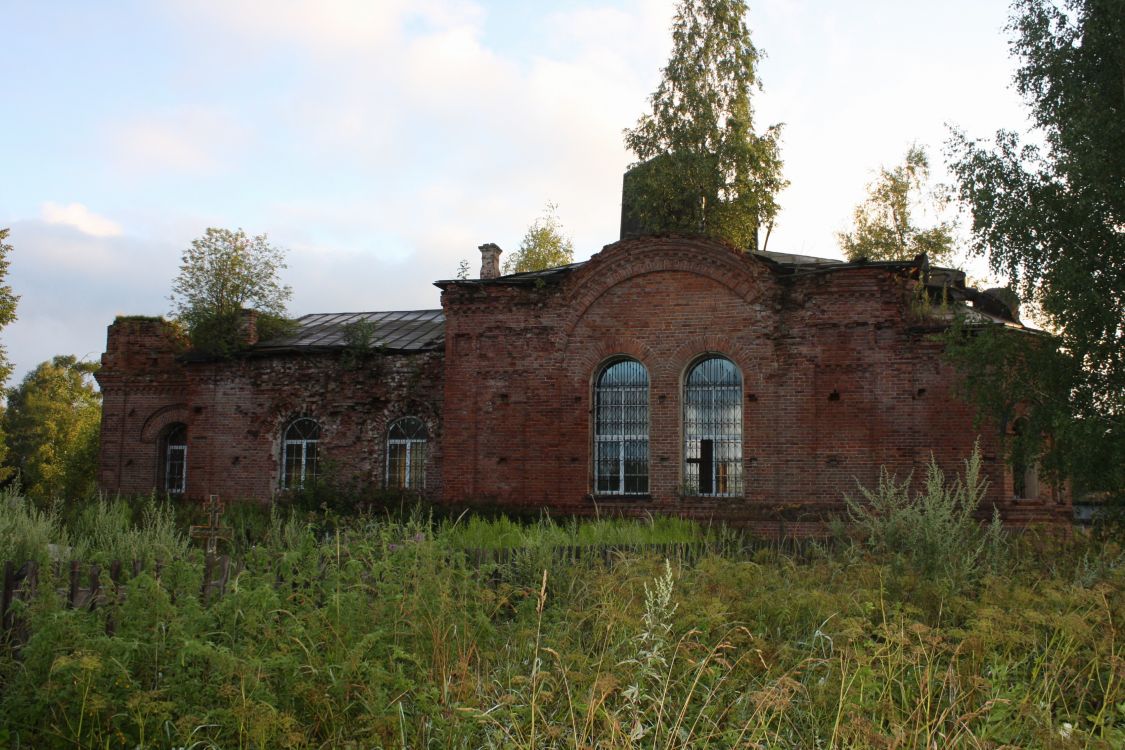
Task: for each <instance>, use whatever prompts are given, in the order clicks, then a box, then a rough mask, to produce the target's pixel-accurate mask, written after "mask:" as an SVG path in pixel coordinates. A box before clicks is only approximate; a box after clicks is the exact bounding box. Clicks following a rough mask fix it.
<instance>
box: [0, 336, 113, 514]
mask: <svg viewBox="0 0 1125 750" xmlns="http://www.w3.org/2000/svg"><path fill="white" fill-rule="evenodd" d="M97 369H98V365H97V364H96V363H94V362H80V361H79V360H78V359H77V358H76V357H73V356H57V357H55V358H54V359H52V360H51V361H50V362H43V363H42V364H40V365H39V366H38V367H36V368H35V369H34V370H32V371H31V372H29V373H28V374H27V376H25V377H24V379H23V381H22V382H21V383H20V384H19V385H18V386H17V387H15V388H12V389H11V390H10V391H9V392H8V409H7V411H6V412H5V414H4V419H3V424H4V431H5V432H6V433H7V438H8V447H9V450H10V451H11V456H10V461H11V464H12V466H13V467H14V468H15V469H16V470H17V471H18V472H19V475H20V482H21V484H22V486H23V488H24V490H25V491H26V492H27V494H28V496H29V497H32V498H34V499H36V500H37V501H39V502H41V503H49V502H50V501H52V500H54V499H56V498H70V499H81V498H85V497H89V496H90V495H91V494H92V493H93V492H94V490H95V488H96V482H95V471H96V468H97V455H98V441H99V439H100V429H101V414H102V412H101V393H100V392H98V390H97V389H96V388H95V387H94V383H93V377H92V376H93V373H94V372H95V371H97Z"/></svg>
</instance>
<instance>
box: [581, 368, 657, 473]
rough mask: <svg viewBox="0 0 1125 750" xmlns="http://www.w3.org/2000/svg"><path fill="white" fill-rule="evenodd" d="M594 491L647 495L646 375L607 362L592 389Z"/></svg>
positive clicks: (640, 371) (642, 370)
mask: <svg viewBox="0 0 1125 750" xmlns="http://www.w3.org/2000/svg"><path fill="white" fill-rule="evenodd" d="M594 456H595V459H594V491H595V493H597V494H599V495H645V494H648V371H647V370H645V367H644V365H642V364H641V363H640V362H637V361H636V360H633V359H622V360H618V361H616V362H612V363H610V364H609V365H606V367H605V368H604V369H603V370H602V371H601V373H600V374H599V375H598V379H597V381H596V382H595V384H594Z"/></svg>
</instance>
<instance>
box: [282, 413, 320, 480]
mask: <svg viewBox="0 0 1125 750" xmlns="http://www.w3.org/2000/svg"><path fill="white" fill-rule="evenodd" d="M319 444H320V425H319V424H317V423H316V421H315V420H312V419H309V418H308V417H301V418H299V419H295V420H293V421H292V422H290V423H289V426H288V427H286V428H285V437H284V439H283V457H282V463H283V467H282V473H281V486H282V488H283V489H292V488H296V487H300V486H302V485H303V484H304V483H305V482H306V481H313V480H315V479H316V470H317V462H318V458H319Z"/></svg>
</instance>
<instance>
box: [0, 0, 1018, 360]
mask: <svg viewBox="0 0 1125 750" xmlns="http://www.w3.org/2000/svg"><path fill="white" fill-rule="evenodd" d="M673 7H674V3H673V2H672V0H612V1H611V0H604V1H599V0H586V1H581V2H580V1H577V0H575V1H569V0H564V1H561V2H553V3H547V2H543V3H529V2H516V1H514V0H504V1H502V2H485V1H484V0H480V1H473V0H413V1H411V0H348V1H345V0H338V1H332V0H244V1H239V0H228V1H227V2H219V1H215V2H209V1H205V0H198V1H197V0H148V1H147V2H123V1H122V2H112V1H107V2H98V3H95V2H64V1H63V0H58V1H55V2H47V1H46V0H45V1H44V2H35V3H28V2H22V0H0V11H2V16H0V17H3V18H4V20H5V23H4V26H5V33H4V43H3V45H0V71H2V72H3V80H4V82H5V85H4V86H3V88H2V89H0V95H2V97H3V99H2V101H3V111H2V113H0V164H3V166H4V172H3V174H4V179H2V180H0V227H3V226H8V227H11V230H12V232H11V236H10V239H9V241H10V243H11V244H12V245H13V246H14V248H15V249H14V252H13V253H12V256H11V263H12V265H11V269H10V273H9V282H10V283H11V285H12V286H13V287H14V289H15V291H16V293H17V294H20V295H21V296H22V299H21V301H20V306H19V311H18V314H19V320H18V321H17V322H16V323H14V324H12V325H11V326H9V327H8V328H7V329H6V330H5V331H4V332H3V333H2V334H0V337H2V340H3V342H4V344H5V346H6V347H7V349H8V353H9V356H10V358H11V359H12V360H13V362H14V363H15V365H16V373H15V375H14V377H13V381H11V382H15V381H16V379H18V378H19V377H22V375H23V374H24V373H25V372H26V371H27V370H29V369H30V368H32V367H34V366H35V364H37V363H38V362H40V361H42V360H44V359H47V358H49V357H50V356H52V355H54V354H62V353H70V354H77V355H78V356H81V357H90V358H95V357H97V356H99V355H100V353H101V352H102V351H103V349H104V347H105V327H106V326H107V325H108V324H109V323H110V322H112V320H113V317H114V316H115V315H117V314H149V315H152V314H162V313H166V312H167V311H168V309H169V303H168V300H167V296H168V291H169V288H170V286H171V281H172V278H173V277H174V276H175V274H176V270H177V266H178V262H179V257H180V253H181V252H182V250H183V248H185V247H186V246H187V245H188V244H190V242H191V240H192V239H193V238H195V237H198V236H200V235H201V234H202V233H203V231H204V229H206V228H207V227H209V226H220V227H229V228H235V227H243V228H245V229H246V230H247V231H248V232H250V233H253V234H259V233H263V232H264V233H268V234H269V236H270V239H271V240H272V241H273V242H274V243H275V244H277V245H280V246H282V247H285V248H287V249H288V250H289V269H288V270H287V272H286V273H285V281H286V282H287V283H289V284H291V285H292V287H293V289H294V297H293V302H292V304H291V306H290V312H291V313H292V314H293V315H301V314H304V313H308V312H325V311H352V310H389V309H416V308H431V307H438V306H439V298H438V294H439V293H438V290H437V289H436V288H434V287H433V286H432V282H433V281H434V280H435V279H439V278H449V277H452V276H453V275H454V274H455V273H456V269H457V264H458V261H459V260H460V259H462V258H467V259H469V261H470V263H471V264H472V267H473V268H474V269H476V268H477V267H479V254H478V252H477V249H476V248H477V246H478V245H480V244H482V243H484V242H496V243H498V244H499V245H500V246H501V247H503V248H506V249H514V248H515V247H516V246H517V245H518V244H519V240H520V238H521V237H522V235H523V233H524V231H525V230H526V229H527V226H528V225H529V224H530V223H531V222H532V221H533V220H534V219H535V218H536V217H537V216H538V215H539V214H540V213H541V211H542V208H543V206H544V204H545V203H547V202H548V201H551V202H554V203H556V204H558V215H559V218H560V219H561V220H562V222H563V225H564V227H565V230H566V232H567V233H568V234H570V235H571V236H572V238H573V240H574V244H575V249H576V255H577V256H578V257H579V259H581V258H586V257H589V256H590V255H591V254H593V253H595V252H597V251H598V250H599V249H600V248H601V247H602V246H603V245H605V244H607V243H610V242H612V241H614V240H615V239H616V237H617V230H618V222H619V215H618V214H619V210H620V187H621V174H622V172H623V171H624V169H625V167H626V166H627V164H628V163H629V162H630V161H631V158H630V155H629V153H628V152H627V151H626V150H625V148H624V146H623V145H622V137H621V133H622V130H623V129H624V128H626V127H630V126H632V125H633V124H635V122H636V120H637V118H638V116H639V115H640V114H641V113H642V112H644V111H645V109H646V107H647V100H648V97H649V95H650V94H651V92H652V91H653V89H654V88H655V87H656V84H657V82H658V80H659V76H660V69H661V67H662V66H663V64H664V62H665V61H666V59H667V55H668V49H669V46H670V35H669V26H670V21H671V17H672V13H673ZM1007 12H1008V9H1007V3H1005V2H1001V1H996V0H977V1H975V2H970V1H966V0H946V1H945V2H932V3H920V2H919V3H913V2H901V0H899V1H898V2H892V1H886V2H884V1H882V0H878V1H876V0H868V1H862V0H853V1H851V2H847V3H841V2H828V1H827V0H804V1H802V0H765V1H764V2H751V3H750V14H749V17H748V23H749V25H750V28H751V31H752V33H753V36H754V41H755V43H756V44H757V45H758V46H759V48H761V49H762V50H763V51H764V52H765V53H766V58H765V59H764V60H763V62H762V64H761V66H760V74H761V79H762V82H763V87H764V88H763V90H762V91H761V92H760V93H759V94H758V95H757V97H756V99H755V102H754V106H755V109H756V113H755V117H756V124H757V126H758V128H759V129H762V128H764V127H765V126H766V125H768V124H772V123H775V122H783V123H784V124H785V126H784V128H785V129H784V136H783V142H782V156H783V158H784V160H785V175H786V177H787V178H788V179H789V180H790V181H791V186H790V188H789V189H788V190H786V191H785V192H784V193H783V194H782V195H781V196H780V202H781V205H782V212H781V215H780V217H779V220H778V225H777V227H776V229H775V231H774V233H773V235H772V237H771V239H770V249H771V250H779V251H787V252H797V253H807V254H813V255H823V256H830V257H831V256H838V251H837V247H836V242H835V238H834V234H833V233H834V232H836V231H838V230H840V229H844V228H846V226H847V224H848V220H849V217H850V214H851V210H852V208H853V207H854V205H855V204H856V203H857V202H858V201H860V200H861V199H862V198H863V194H864V186H865V184H866V183H867V182H868V181H869V180H870V179H871V177H872V176H873V174H874V172H875V171H876V170H877V169H878V168H879V166H880V165H891V164H893V163H895V162H896V161H898V160H900V159H901V158H902V156H903V154H904V153H905V152H906V149H907V148H908V147H909V145H910V144H911V143H913V142H918V143H920V144H923V145H925V146H927V147H928V149H929V151H930V155H931V161H933V162H934V163H935V167H937V169H936V172H937V173H938V176H939V177H940V176H942V170H941V151H942V144H943V143H944V141H945V140H946V138H947V137H948V130H947V127H946V126H947V124H951V125H955V126H957V127H959V128H961V129H963V130H965V131H967V132H968V133H969V134H971V135H974V136H977V137H987V136H990V135H991V134H992V133H993V132H994V131H995V130H996V129H998V128H1001V127H1006V128H1013V129H1023V128H1025V127H1026V121H1025V119H1024V117H1025V115H1024V111H1023V109H1022V107H1021V104H1020V101H1019V99H1018V97H1017V96H1016V94H1015V93H1014V92H1013V91H1012V90H1011V88H1010V79H1011V73H1012V70H1013V68H1014V63H1013V61H1012V60H1011V59H1010V58H1009V56H1008V46H1007V35H1006V34H1005V32H1004V31H1003V27H1004V25H1005V22H1006V19H1007Z"/></svg>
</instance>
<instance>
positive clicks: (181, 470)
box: [157, 422, 187, 495]
mask: <svg viewBox="0 0 1125 750" xmlns="http://www.w3.org/2000/svg"><path fill="white" fill-rule="evenodd" d="M157 473H158V474H159V480H160V481H159V486H160V488H161V489H162V490H164V491H165V492H167V493H168V494H170V495H180V494H183V491H184V488H185V487H186V486H187V425H185V424H183V423H181V422H175V423H173V424H170V425H168V427H167V428H166V429H165V430H164V434H163V435H162V436H161V438H160V456H159V465H158V466H157Z"/></svg>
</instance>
